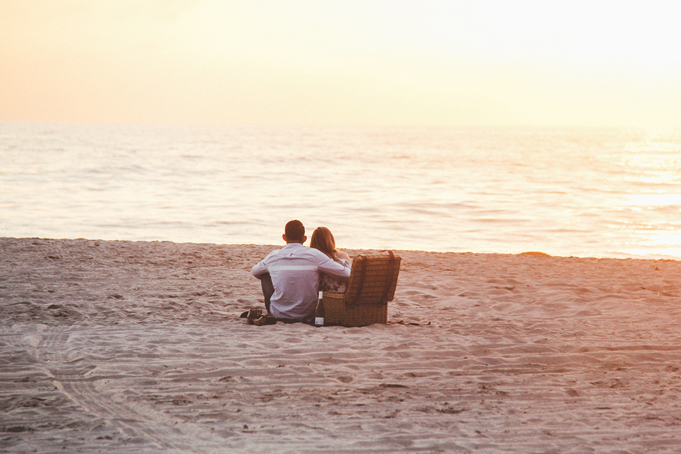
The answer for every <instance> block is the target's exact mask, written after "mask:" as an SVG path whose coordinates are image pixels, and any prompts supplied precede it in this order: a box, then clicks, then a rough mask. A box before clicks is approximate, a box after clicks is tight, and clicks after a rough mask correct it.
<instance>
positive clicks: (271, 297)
mask: <svg viewBox="0 0 681 454" xmlns="http://www.w3.org/2000/svg"><path fill="white" fill-rule="evenodd" d="M282 238H283V239H284V241H286V246H285V247H284V248H283V249H279V250H277V251H273V252H271V253H270V254H269V255H268V256H267V257H265V259H264V260H263V261H261V262H260V263H258V264H257V265H255V266H254V267H253V269H252V270H251V273H253V276H255V277H257V278H258V279H260V282H261V284H262V293H263V295H264V297H265V307H266V308H267V312H268V313H270V314H272V315H273V316H274V317H276V320H280V321H283V322H311V321H312V319H313V317H314V311H315V307H316V305H317V295H318V291H332V292H344V291H345V286H346V284H347V281H348V278H349V277H350V266H351V264H350V257H349V256H348V254H346V253H345V252H342V251H339V250H337V249H336V242H335V240H334V239H333V235H332V234H331V231H330V230H329V229H327V228H326V227H318V228H317V229H315V231H314V232H313V233H312V239H311V240H310V247H305V246H303V244H304V243H305V241H306V240H307V237H306V236H305V227H304V226H303V223H302V222H300V221H297V220H295V221H290V222H289V223H287V224H286V227H285V229H284V235H283V236H282Z"/></svg>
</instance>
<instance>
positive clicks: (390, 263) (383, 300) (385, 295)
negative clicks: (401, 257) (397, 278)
mask: <svg viewBox="0 0 681 454" xmlns="http://www.w3.org/2000/svg"><path fill="white" fill-rule="evenodd" d="M388 254H390V258H389V259H388V282H386V283H385V289H384V290H383V298H381V304H387V303H388V291H389V290H390V287H391V286H392V283H393V268H394V266H395V254H393V251H388Z"/></svg>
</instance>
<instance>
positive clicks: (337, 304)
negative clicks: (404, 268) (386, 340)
mask: <svg viewBox="0 0 681 454" xmlns="http://www.w3.org/2000/svg"><path fill="white" fill-rule="evenodd" d="M401 262H402V259H401V258H400V256H398V255H395V254H393V252H392V251H387V253H385V254H380V255H358V256H357V257H356V258H355V260H354V262H353V264H352V272H351V274H350V280H349V281H348V288H347V290H346V291H345V293H332V292H324V295H323V302H324V312H325V314H324V317H325V320H324V323H325V324H329V325H343V326H364V325H371V324H373V323H387V321H388V301H392V300H393V298H394V297H395V287H397V277H398V275H399V274H400V264H401Z"/></svg>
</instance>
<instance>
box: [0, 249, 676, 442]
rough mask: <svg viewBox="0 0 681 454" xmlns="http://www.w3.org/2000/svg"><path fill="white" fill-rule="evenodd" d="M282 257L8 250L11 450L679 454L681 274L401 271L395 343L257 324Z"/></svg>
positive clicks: (375, 335)
mask: <svg viewBox="0 0 681 454" xmlns="http://www.w3.org/2000/svg"><path fill="white" fill-rule="evenodd" d="M277 247H279V246H256V245H215V244H176V243H169V242H126V241H94V240H44V239H13V238H2V239H0V320H2V323H1V325H0V384H1V387H0V451H3V452H12V453H18V452H41V453H50V452H60V453H61V452H130V453H133V452H134V453H137V452H204V453H205V452H235V453H237V452H239V453H241V452H255V453H268V452H286V453H288V452H290V453H300V452H309V453H313V452H315V453H316V452H329V453H337V452H352V453H374V452H381V453H395V452H397V453H399V452H462V453H465V452H484V453H551V452H556V453H569V452H574V453H585V452H608V453H649V452H680V451H681V328H680V326H681V288H680V286H679V283H680V282H681V262H678V261H662V260H660V261H652V260H617V259H592V258H564V257H548V256H543V255H539V254H521V255H502V254H462V253H428V252H416V251H400V252H398V253H399V255H401V256H402V259H403V264H402V268H401V272H400V278H399V282H398V286H397V292H396V296H395V300H394V301H393V302H392V303H391V304H390V306H389V309H388V318H389V321H390V322H392V324H389V325H372V326H368V327H362V328H345V327H324V328H314V327H311V326H307V325H303V324H294V325H285V324H282V323H278V324H277V325H273V326H262V327H256V326H252V325H248V324H246V322H245V320H244V319H241V318H239V315H240V313H241V312H242V311H244V310H246V309H248V308H249V307H252V306H258V305H262V303H261V298H260V289H259V281H257V280H256V279H254V278H253V277H251V276H250V268H251V266H253V265H254V264H255V263H256V262H257V261H259V260H260V259H261V258H262V257H264V256H265V255H266V254H267V253H268V252H269V251H271V250H273V249H275V248H277ZM359 252H360V251H356V250H348V253H349V254H350V255H351V256H352V255H355V254H357V253H359Z"/></svg>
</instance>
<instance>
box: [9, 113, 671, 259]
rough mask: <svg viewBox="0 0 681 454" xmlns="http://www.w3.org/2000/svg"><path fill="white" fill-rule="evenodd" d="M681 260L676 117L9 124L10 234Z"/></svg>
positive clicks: (17, 235)
mask: <svg viewBox="0 0 681 454" xmlns="http://www.w3.org/2000/svg"><path fill="white" fill-rule="evenodd" d="M291 219H300V220H301V221H303V223H304V224H305V226H306V227H307V229H308V236H309V235H310V234H311V232H312V230H313V229H314V228H315V227H317V226H326V227H328V228H330V229H331V231H332V232H333V233H334V235H335V237H336V243H337V245H338V246H339V247H341V248H353V249H359V248H370V249H387V248H390V249H416V250H426V251H443V252H444V251H456V252H478V253H486V252H495V253H520V252H525V251H541V252H545V253H547V254H551V255H560V256H589V257H636V258H676V259H678V258H681V131H680V130H643V129H558V128H554V129H539V128H340V127H339V128H332V127H265V126H249V127H245V126H244V127H227V126H224V127H220V126H148V125H144V126H142V125H101V124H70V123H15V122H0V236H4V237H41V238H90V239H106V240H159V241H165V240H170V241H176V242H194V243H227V244H251V243H253V244H282V240H281V234H282V233H283V228H284V224H285V223H286V222H287V221H289V220H291Z"/></svg>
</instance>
